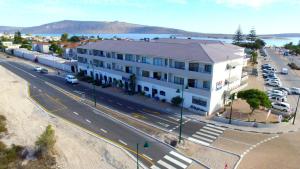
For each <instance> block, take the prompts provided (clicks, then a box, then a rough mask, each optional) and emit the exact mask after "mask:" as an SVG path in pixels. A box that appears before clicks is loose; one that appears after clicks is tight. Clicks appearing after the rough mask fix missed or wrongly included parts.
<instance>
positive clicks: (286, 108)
mask: <svg viewBox="0 0 300 169" xmlns="http://www.w3.org/2000/svg"><path fill="white" fill-rule="evenodd" d="M272 108H274V109H278V110H281V111H285V112H289V111H291V106H290V104H288V103H285V102H273V103H272Z"/></svg>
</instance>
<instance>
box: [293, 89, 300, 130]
mask: <svg viewBox="0 0 300 169" xmlns="http://www.w3.org/2000/svg"><path fill="white" fill-rule="evenodd" d="M299 100H300V94H299V95H298V101H297V106H296V109H295V114H294V119H293V125H294V124H295V120H296V115H297V111H298V105H299Z"/></svg>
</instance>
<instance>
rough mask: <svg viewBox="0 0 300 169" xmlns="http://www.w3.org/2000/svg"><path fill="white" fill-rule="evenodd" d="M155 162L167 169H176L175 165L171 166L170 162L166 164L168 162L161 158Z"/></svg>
mask: <svg viewBox="0 0 300 169" xmlns="http://www.w3.org/2000/svg"><path fill="white" fill-rule="evenodd" d="M157 163H158V164H160V165H162V166H164V167H166V168H167V169H176V168H175V167H173V166H171V165H170V164H168V163H166V162H164V161H162V160H159V161H158V162H157Z"/></svg>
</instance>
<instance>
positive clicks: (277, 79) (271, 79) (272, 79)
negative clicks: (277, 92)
mask: <svg viewBox="0 0 300 169" xmlns="http://www.w3.org/2000/svg"><path fill="white" fill-rule="evenodd" d="M265 81H266V82H268V81H278V82H280V79H279V78H278V77H268V78H266V79H265Z"/></svg>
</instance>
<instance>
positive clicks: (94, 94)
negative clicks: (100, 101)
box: [92, 63, 97, 107]
mask: <svg viewBox="0 0 300 169" xmlns="http://www.w3.org/2000/svg"><path fill="white" fill-rule="evenodd" d="M92 69H93V80H94V77H95V69H94V64H93V63H92ZM93 96H94V106H95V107H96V106H97V101H96V86H95V82H93Z"/></svg>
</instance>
